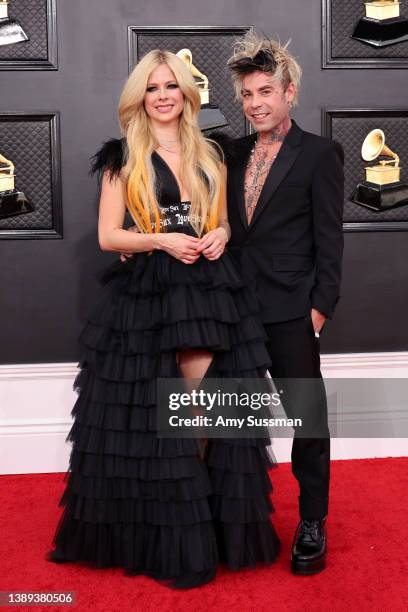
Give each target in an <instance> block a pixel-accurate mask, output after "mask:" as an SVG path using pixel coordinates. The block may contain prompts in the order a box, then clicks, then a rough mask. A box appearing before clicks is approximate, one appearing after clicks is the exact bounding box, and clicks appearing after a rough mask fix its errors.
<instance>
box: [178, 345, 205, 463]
mask: <svg viewBox="0 0 408 612" xmlns="http://www.w3.org/2000/svg"><path fill="white" fill-rule="evenodd" d="M212 360H213V353H211V352H210V351H206V350H205V349H182V350H180V351H179V352H178V354H177V361H178V365H179V369H180V371H181V373H182V375H183V377H184V379H185V382H186V386H187V389H188V392H191V391H193V389H195V388H197V387H198V385H199V384H200V382H201V381H202V379H203V378H204V376H205V374H206V372H207V370H208V368H209V367H210V364H211V362H212ZM201 413H202V410H201V409H200V408H198V412H197V414H201ZM199 443H200V447H201V450H200V457H201V459H203V458H204V456H205V451H206V448H207V444H208V440H207V439H204V438H201V439H200V440H199Z"/></svg>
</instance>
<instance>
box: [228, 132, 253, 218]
mask: <svg viewBox="0 0 408 612" xmlns="http://www.w3.org/2000/svg"><path fill="white" fill-rule="evenodd" d="M255 140H256V134H251V135H250V136H249V137H248V138H247V139H246V140H245V142H244V143H243V144H242V150H241V151H240V158H239V161H238V163H237V165H236V166H235V168H234V171H233V172H234V187H235V195H236V203H237V206H238V212H239V216H240V219H241V221H242V224H243V226H244V227H245V229H248V221H247V216H246V211H245V197H244V180H245V169H246V165H247V163H248V159H249V155H250V153H251V149H252V147H253V145H254V143H255Z"/></svg>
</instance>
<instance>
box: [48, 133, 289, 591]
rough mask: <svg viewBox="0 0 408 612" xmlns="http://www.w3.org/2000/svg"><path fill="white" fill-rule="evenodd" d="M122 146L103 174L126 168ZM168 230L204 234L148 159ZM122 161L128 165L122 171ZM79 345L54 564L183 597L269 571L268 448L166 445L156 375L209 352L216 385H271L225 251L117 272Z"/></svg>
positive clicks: (249, 310) (146, 258)
mask: <svg viewBox="0 0 408 612" xmlns="http://www.w3.org/2000/svg"><path fill="white" fill-rule="evenodd" d="M120 153H121V141H120V140H112V141H109V142H108V143H107V144H105V146H104V147H103V148H102V149H101V150H100V151H99V152H98V153H97V156H96V164H95V168H97V167H99V168H102V167H107V168H110V169H112V170H113V171H114V170H115V168H116V170H117V169H118V159H119V160H120V158H121V155H120ZM152 161H153V166H154V169H155V172H156V175H157V181H158V185H159V190H160V191H159V193H160V195H159V204H160V207H161V213H162V218H163V223H164V224H165V227H164V229H165V230H166V231H176V232H184V233H188V234H190V235H195V232H194V230H193V228H192V227H191V225H190V224H189V222H188V219H187V215H188V209H189V206H190V204H189V203H188V202H184V203H183V202H180V192H179V188H178V184H177V182H176V179H175V177H174V175H173V174H172V172H171V170H170V168H169V167H168V165H167V164H166V162H165V161H164V160H163V159H162V158H161V157H160V156H159V155H158V154H156V153H154V154H153V156H152ZM119 166H120V164H119ZM100 280H101V284H102V287H101V290H100V292H101V293H100V297H99V300H98V302H97V304H96V306H95V307H94V308H93V310H92V311H91V313H90V315H89V317H88V318H87V321H86V324H85V326H84V328H83V331H82V333H81V336H80V346H81V356H80V362H79V367H80V370H79V373H78V375H77V377H76V379H75V383H74V388H75V389H76V391H77V392H78V398H77V401H76V403H75V405H74V408H73V410H72V413H71V414H72V416H73V417H74V423H73V425H72V428H71V430H70V432H69V434H68V437H67V440H69V441H71V442H72V443H73V444H72V451H71V456H70V463H69V468H68V471H67V473H66V475H65V482H66V483H67V485H66V488H65V491H64V494H63V496H62V498H61V500H60V502H59V505H60V506H64V511H63V513H62V516H61V518H60V521H59V524H58V526H57V529H56V532H55V535H54V539H53V545H54V547H55V549H54V550H53V551H50V552H49V553H48V555H47V559H48V560H50V561H55V562H66V561H79V562H84V563H85V564H88V565H89V564H90V565H91V566H94V567H115V566H119V567H122V568H124V570H125V571H126V573H130V574H144V575H148V576H151V577H154V578H155V579H157V580H160V581H163V582H164V584H166V585H168V586H171V587H174V588H190V587H193V586H198V585H200V584H204V583H206V582H208V581H209V580H211V579H212V578H213V577H214V575H215V572H216V568H217V565H218V564H219V563H222V562H224V563H226V564H227V565H228V567H229V568H230V569H231V570H237V569H239V568H244V567H254V566H255V565H256V564H257V563H272V562H273V561H274V560H275V559H276V557H277V556H278V553H279V549H280V541H279V538H278V536H277V534H276V532H275V529H274V527H273V525H272V523H271V520H270V517H269V514H270V513H271V512H273V511H274V508H273V505H272V503H271V500H270V492H271V491H272V485H271V482H270V479H269V477H268V469H269V468H271V467H275V466H276V460H275V458H274V456H273V453H272V451H271V449H270V446H269V440H265V439H260V438H258V439H256V438H250V439H240V440H238V439H216V438H213V439H211V438H210V439H209V442H208V448H207V455H206V458H205V459H204V460H203V459H202V458H200V456H199V453H198V441H197V440H196V439H194V438H189V439H186V438H184V439H182V438H180V439H169V438H158V437H157V435H156V407H155V402H156V379H157V378H158V377H162V378H166V377H171V378H173V377H178V376H179V370H178V366H177V362H176V354H177V351H178V350H179V349H181V348H183V347H200V348H206V349H209V350H211V351H212V352H213V353H214V359H213V361H212V364H211V366H210V370H209V371H211V377H214V378H225V377H251V378H256V377H264V375H265V371H266V369H267V367H268V365H269V357H268V353H267V351H266V348H265V344H264V340H265V338H266V337H265V334H264V331H263V328H262V326H261V324H260V322H259V321H258V319H257V317H256V315H257V312H258V304H257V302H256V299H255V297H254V294H253V292H252V291H251V290H250V289H248V287H247V286H245V285H244V283H243V281H242V278H241V276H240V274H239V270H238V269H237V266H236V263H235V262H234V260H233V258H232V257H231V255H230V254H229V253H228V250H226V251H225V252H224V254H223V255H222V256H221V257H220V258H219V259H218V260H216V261H209V260H207V259H206V258H205V257H204V256H201V257H200V258H199V260H198V261H197V262H196V263H195V264H192V265H186V264H183V263H182V262H180V261H179V260H177V259H175V258H174V257H172V256H170V255H168V254H167V253H165V252H164V251H154V252H153V253H152V254H151V255H149V254H147V253H137V254H135V255H134V256H133V257H132V258H129V259H127V260H126V261H125V262H123V263H122V262H120V261H119V260H118V261H117V262H115V263H114V264H113V265H110V266H109V267H108V268H107V269H106V270H105V271H104V274H103V275H102V276H101V279H100Z"/></svg>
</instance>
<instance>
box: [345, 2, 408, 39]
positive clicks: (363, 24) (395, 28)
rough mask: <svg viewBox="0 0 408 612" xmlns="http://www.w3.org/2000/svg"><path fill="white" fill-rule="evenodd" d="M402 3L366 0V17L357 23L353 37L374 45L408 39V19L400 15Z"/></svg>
mask: <svg viewBox="0 0 408 612" xmlns="http://www.w3.org/2000/svg"><path fill="white" fill-rule="evenodd" d="M400 5H401V2H399V1H398V0H372V1H370V2H364V6H365V17H362V18H361V19H360V21H359V22H358V23H357V25H356V27H355V28H354V32H353V35H352V38H355V39H356V40H360V41H361V42H364V43H367V44H368V45H372V46H373V47H386V46H388V45H395V44H396V43H399V42H404V41H406V40H408V19H406V18H405V17H401V16H400Z"/></svg>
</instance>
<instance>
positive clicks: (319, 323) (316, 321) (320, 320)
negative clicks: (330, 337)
mask: <svg viewBox="0 0 408 612" xmlns="http://www.w3.org/2000/svg"><path fill="white" fill-rule="evenodd" d="M310 316H311V317H312V322H313V327H314V330H315V334H319V333H320V331H321V329H322V327H323V325H324V324H325V322H326V318H327V317H326V315H324V314H322V313H321V312H319V311H318V310H316V308H312V310H311V311H310Z"/></svg>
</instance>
